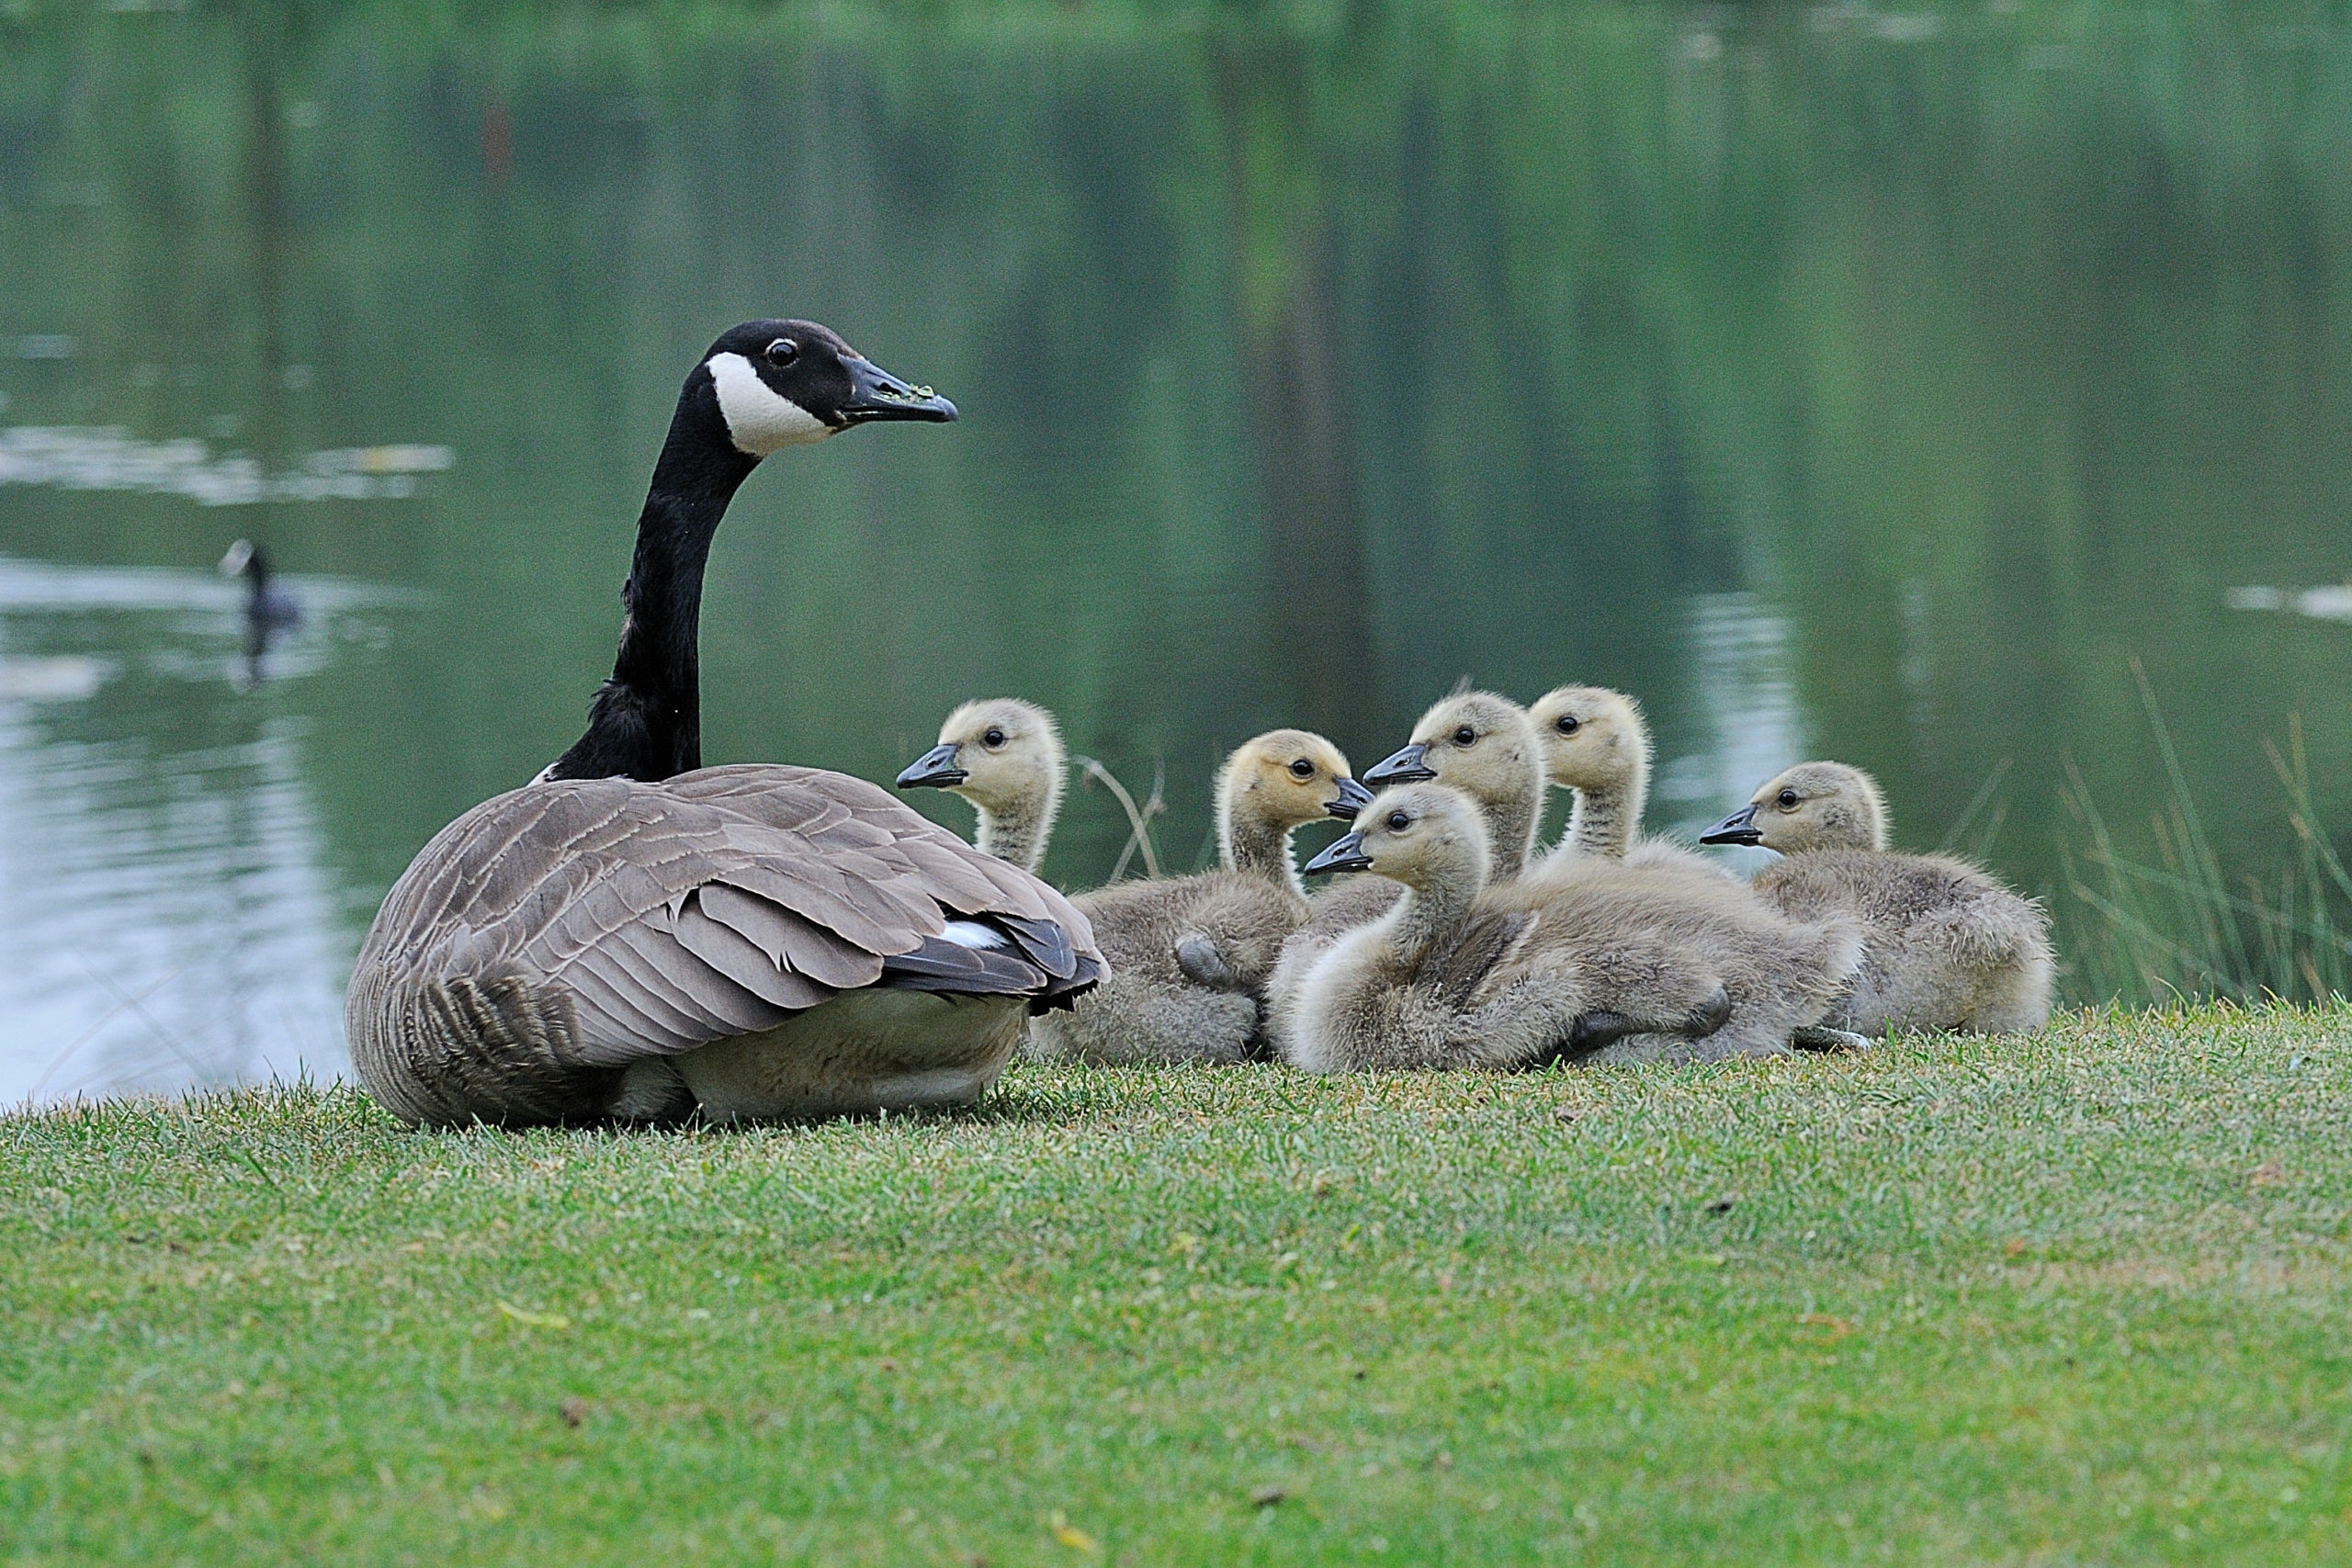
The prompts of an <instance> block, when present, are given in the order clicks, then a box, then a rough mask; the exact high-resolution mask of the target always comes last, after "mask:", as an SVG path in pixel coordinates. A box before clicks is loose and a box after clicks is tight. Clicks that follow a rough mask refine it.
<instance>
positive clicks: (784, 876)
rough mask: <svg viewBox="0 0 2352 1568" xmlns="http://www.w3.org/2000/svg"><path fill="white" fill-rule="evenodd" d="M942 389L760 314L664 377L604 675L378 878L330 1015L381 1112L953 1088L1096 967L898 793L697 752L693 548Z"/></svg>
mask: <svg viewBox="0 0 2352 1568" xmlns="http://www.w3.org/2000/svg"><path fill="white" fill-rule="evenodd" d="M955 415H956V410H955V405H953V404H952V403H949V402H948V401H947V400H945V399H944V398H936V397H933V396H931V395H930V394H929V392H928V390H927V389H921V388H910V387H909V386H908V385H907V384H906V383H905V382H903V381H900V380H899V379H897V378H894V377H891V376H888V375H887V374H885V373H884V372H883V371H881V370H880V369H878V368H877V367H875V366H874V365H873V364H872V363H871V362H869V361H867V360H866V359H865V358H864V357H863V356H862V355H858V354H857V353H856V352H855V351H854V350H853V349H852V348H850V346H849V345H848V344H845V343H843V342H842V340H841V339H840V338H839V337H837V336H835V335H834V334H833V333H831V331H829V330H828V329H826V328H824V327H821V326H819V325H817V324H816V323H815V322H812V321H749V322H745V323H744V324H743V325H741V326H739V327H736V328H733V329H732V330H730V331H729V332H728V333H725V334H724V335H722V336H721V337H720V338H719V339H718V342H716V343H714V344H711V346H710V349H709V351H708V352H707V354H705V355H703V356H702V358H701V359H700V360H699V361H698V362H697V363H696V365H695V368H694V370H693V372H692V373H691V374H690V375H689V376H688V377H687V378H686V382H685V387H684V390H683V391H682V392H681V393H680V394H679V398H678V406H677V412H676V413H675V414H674V416H673V418H672V420H671V423H670V434H669V438H668V440H667V441H666V442H665V443H664V444H663V446H662V457H661V460H660V462H659V463H658V464H657V465H656V466H655V468H654V472H653V481H652V485H651V487H650V491H649V492H648V494H647V496H646V502H645V510H644V513H643V514H642V516H641V517H640V518H639V523H638V536H637V551H636V558H635V561H634V563H633V564H632V566H631V568H630V571H629V579H628V587H627V588H626V589H625V590H624V592H623V599H624V602H625V604H626V605H627V609H628V615H627V617H626V619H625V620H624V622H623V624H622V627H621V638H620V652H619V655H618V657H617V658H616V660H615V662H614V668H613V675H612V678H611V679H610V680H608V681H606V682H605V684H604V686H603V687H602V688H601V689H600V690H599V691H598V692H597V694H596V698H595V702H594V705H593V706H592V708H591V710H590V716H589V724H588V730H587V733H586V734H584V735H582V737H581V738H580V739H579V741H578V742H577V743H576V744H574V745H573V746H572V747H571V750H568V751H566V752H565V753H564V754H563V755H562V757H560V759H558V760H557V761H555V762H554V763H553V764H552V765H550V766H549V767H548V769H547V771H546V772H545V773H543V774H541V776H540V778H539V779H538V780H536V781H534V782H533V783H532V784H528V785H526V786H525V787H524V788H522V789H519V790H515V791H512V792H510V793H508V794H505V795H499V796H497V797H496V798H494V799H492V800H489V801H486V802H484V803H483V804H482V805H481V806H478V807H474V808H473V809H472V810H471V811H469V812H467V813H466V814H465V815H464V816H462V817H460V818H458V820H457V821H455V822H453V823H451V824H450V825H449V826H448V827H447V828H445V829H442V830H441V832H440V833H438V834H437V835H435V838H434V839H433V841H432V842H430V843H428V844H427V845H425V847H424V850H422V851H421V852H419V853H418V855H417V857H416V859H415V861H414V862H413V863H411V864H410V866H409V868H408V870H407V871H406V872H405V873H403V874H401V878H400V880H399V881H398V882H397V883H395V884H394V885H393V886H392V890H391V892H390V894H389V895H387V896H386V897H385V899H384V905H383V908H381V909H379V911H378V912H377V915H376V919H375V923H374V924H373V925H372V926H371V927H370V928H369V930H368V938H367V941H366V942H364V943H363V944H362V945H361V947H360V951H359V958H358V962H357V964H356V966H355V968H354V969H353V972H352V977H351V988H350V991H349V993H348V995H347V997H346V998H345V1029H346V1032H347V1033H348V1035H349V1038H350V1043H351V1055H352V1061H353V1065H354V1066H356V1068H357V1069H358V1073H359V1077H360V1078H361V1080H362V1081H363V1082H364V1083H366V1084H367V1086H368V1089H370V1090H371V1091H372V1092H373V1093H374V1094H375V1095H376V1097H377V1099H378V1100H380V1101H382V1102H383V1104H384V1105H385V1106H386V1107H387V1108H388V1109H389V1110H390V1111H392V1112H393V1114H395V1115H397V1116H399V1117H401V1119H402V1120H404V1121H407V1122H424V1123H430V1124H434V1125H440V1126H447V1125H451V1124H455V1123H461V1122H470V1121H477V1120H479V1121H482V1122H505V1123H509V1124H513V1123H520V1122H578V1121H599V1120H605V1119H612V1118H618V1119H623V1120H666V1119H674V1118H678V1117H682V1116H685V1115H689V1114H692V1113H694V1112H695V1111H697V1110H698V1111H700V1112H701V1114H702V1115H704V1116H705V1117H707V1118H708V1119H710V1120H713V1121H726V1120H731V1119H735V1118H741V1117H772V1116H818V1115H829V1114H836V1113H842V1112H854V1111H867V1110H873V1109H876V1108H887V1109H899V1108H902V1107H912V1106H921V1105H945V1104H959V1103H964V1102H967V1101H969V1100H972V1099H973V1098H975V1097H976V1096H978V1094H979V1093H980V1092H981V1091H982V1090H984V1089H986V1088H987V1087H988V1085H989V1083H991V1082H992V1081H994V1079H995V1078H996V1077H997V1075H998V1074H999V1072H1001V1070H1002V1068H1003V1066H1004V1063H1005V1060H1006V1059H1007V1057H1009V1056H1010V1055H1011V1054H1012V1050H1013V1047H1014V1045H1015V1043H1017V1042H1018V1040H1019V1038H1020V1034H1021V1028H1022V1021H1023V1015H1024V1014H1025V1013H1026V1012H1028V1011H1029V1010H1033V1009H1036V1008H1046V1007H1053V1006H1058V1005H1067V1003H1068V1001H1069V998H1071V997H1073V996H1075V995H1077V994H1079V993H1080V992H1081V991H1083V990H1085V989H1086V988H1087V987H1089V986H1091V984H1093V982H1094V980H1095V978H1096V976H1098V975H1099V974H1100V972H1101V963H1102V961H1101V955H1100V954H1099V953H1097V952H1096V951H1095V949H1094V945H1093V939H1092V934H1091V931H1089V930H1088V927H1087V923H1086V917H1085V916H1083V915H1081V914H1080V913H1079V912H1078V911H1077V910H1075V909H1073V908H1070V906H1069V902H1068V901H1067V900H1065V899H1064V898H1063V897H1061V896H1060V895H1059V894H1057V893H1056V892H1055V891H1054V890H1053V889H1052V888H1050V887H1048V886H1046V885H1045V884H1044V883H1041V882H1039V881H1038V880H1037V879H1036V878H1035V877H1034V876H1031V875H1030V874H1027V873H1026V872H1024V871H1022V870H1021V869H1019V868H1018V867H1014V866H1011V865H1008V864H1006V863H1004V862H1002V861H1000V860H997V859H996V858H994V857H993V856H990V855H986V854H983V853H981V852H979V851H978V850H976V849H974V848H973V847H971V846H970V845H968V844H966V843H965V842H964V841H963V840H960V839H958V838H956V836H955V835H954V834H953V833H950V832H949V831H947V830H946V829H944V828H940V827H937V826H935V825H933V824H932V823H930V822H927V821H925V820H924V819H923V818H922V817H921V816H920V815H918V814H917V813H916V812H914V811H912V810H910V809H909V808H908V807H906V806H904V805H903V804H901V803H900V802H899V801H897V800H895V799H893V798H892V797H891V796H890V795H889V794H888V792H887V791H884V790H882V789H880V788H877V787H876V786H875V785H873V784H867V783H865V782H864V781H863V780H860V779H854V778H849V777H847V776H845V775H843V774H841V773H826V772H823V771H820V770H818V769H813V768H794V767H778V766H752V767H722V768H708V769H704V768H700V767H699V763H700V761H701V755H700V753H701V741H700V733H699V731H700V725H699V718H698V714H699V689H698V685H697V679H696V673H695V670H696V664H695V632H696V622H697V617H698V615H699V614H700V608H701V591H702V577H703V565H704V562H705V559H706V558H707V555H708V552H709V547H710V540H711V536H712V534H713V533H714V532H715V531H716V530H717V528H718V523H719V519H720V517H721V516H722V515H724V513H725V512H726V509H727V503H728V502H729V499H730V498H732V496H733V495H734V492H735V491H736V489H737V487H738V486H740V485H741V483H742V482H743V480H744V479H746V478H748V477H749V476H750V474H751V472H752V468H755V467H757V466H758V464H759V461H760V459H761V458H763V457H766V456H767V455H768V454H770V453H772V452H775V451H777V450H779V449H781V448H783V447H785V446H792V445H795V444H799V443H806V442H809V441H815V440H818V439H820V438H821V437H823V436H826V435H830V434H834V433H835V432H838V431H841V430H845V429H847V428H849V427H850V426H852V425H854V424H860V423H867V422H869V421H877V420H948V419H953V418H954V417H955Z"/></svg>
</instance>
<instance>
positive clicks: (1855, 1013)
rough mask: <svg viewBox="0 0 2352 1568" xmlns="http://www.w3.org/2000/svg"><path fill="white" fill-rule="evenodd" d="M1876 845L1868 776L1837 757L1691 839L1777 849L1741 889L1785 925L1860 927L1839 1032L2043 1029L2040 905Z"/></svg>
mask: <svg viewBox="0 0 2352 1568" xmlns="http://www.w3.org/2000/svg"><path fill="white" fill-rule="evenodd" d="M1886 840H1887V814H1886V802H1885V798H1884V797H1883V795H1881V794H1880V793H1879V787H1878V783H1877V781H1876V780H1874V779H1872V778H1871V776H1870V775H1869V774H1868V773H1864V772H1862V771H1861V770H1860V768H1851V767H1848V766H1846V765H1845V764H1844V763H1842V762H1800V763H1798V764H1797V765H1796V766H1795V767H1793V768H1791V769H1789V770H1788V771H1787V772H1785V773H1781V774H1780V775H1779V776H1778V777H1776V778H1774V779H1773V780H1772V781H1771V782H1770V783H1769V784H1766V785H1765V786H1764V787H1763V788H1761V789H1759V790H1758V791H1757V792H1756V795H1755V796H1754V798H1753V799H1751V800H1750V801H1749V802H1748V803H1747V805H1746V806H1743V807H1740V808H1739V809H1738V810H1737V811H1735V812H1733V813H1732V814H1731V815H1730V816H1729V817H1726V818H1724V819H1723V820H1722V821H1721V822H1718V823H1717V824H1715V826H1714V827H1713V828H1711V829H1708V830H1707V831H1706V832H1705V833H1703V834H1702V835H1701V836H1700V839H1699V841H1700V842H1701V843H1702V844H1760V845H1762V846H1763V847H1764V848H1766V849H1768V850H1776V851H1778V852H1780V853H1781V855H1783V856H1784V857H1785V858H1784V859H1781V860H1780V861H1776V862H1774V863H1772V864H1770V865H1768V866H1765V867H1764V868H1763V869H1762V870H1760V871H1758V872H1757V874H1755V876H1754V877H1753V878H1752V879H1751V881H1752V885H1753V886H1754V887H1755V888H1756V891H1757V892H1758V894H1759V895H1760V896H1761V897H1764V898H1766V899H1767V900H1769V901H1770V902H1771V903H1772V904H1774V905H1775V906H1777V907H1778V908H1781V909H1782V910H1784V911H1786V912H1787V913H1788V914H1789V915H1790V916H1792V918H1794V919H1822V918H1824V917H1825V916H1829V915H1851V916H1853V917H1855V918H1858V919H1860V921H1861V922H1862V926H1863V931H1864V937H1865V946H1864V952H1863V957H1862V966H1861V971H1860V974H1859V975H1858V976H1856V977H1855V981H1854V988H1853V994H1852V995H1851V996H1850V997H1849V998H1846V999H1845V1000H1844V1001H1843V1002H1842V1003H1841V1004H1840V1006H1839V1008H1838V1010H1837V1011H1836V1012H1835V1014H1833V1016H1832V1017H1831V1019H1830V1022H1831V1023H1833V1024H1835V1025H1837V1026H1838V1027H1839V1028H1843V1029H1848V1030H1851V1031H1853V1032H1857V1033H1860V1034H1866V1035H1883V1034H1884V1033H1885V1032H1887V1031H1888V1030H1889V1029H1893V1028H1899V1027H1907V1028H1912V1029H1943V1030H1951V1031H1954V1032H1971V1033H1980V1034H2004V1033H2009V1032H2015V1031H2022V1030H2029V1029H2039V1028H2041V1025H2042V1024H2044V1023H2046V1022H2048V1021H2049V1019H2050V993H2051V987H2052V980H2053V978H2054V975H2055V969H2056V965H2055V963H2054V961H2053V959H2052V953H2051V949H2050V926H2049V921H2048V919H2047V918H2046V917H2045V916H2044V915H2043V914H2042V911H2041V905H2039V904H2038V903H2036V902H2035V901H2034V900H2032V899H2030V898H2022V897H2018V895H2017V894H2015V893H2012V892H2010V891H2009V890H2008V889H2007V888H2006V887H2004V886H2001V885H2000V884H1999V883H1998V882H1996V881H1995V880H1994V879H1993V878H1992V877H1990V876H1988V875H1986V874H1985V873H1984V872H1982V871H1979V870H1978V869H1976V867H1974V866H1973V865H1970V864H1968V863H1965V862H1962V861H1957V860H1952V859H1950V858H1949V857H1946V856H1943V855H1912V854H1901V853H1898V852H1894V851H1891V850H1889V849H1888V848H1887V847H1886Z"/></svg>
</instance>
